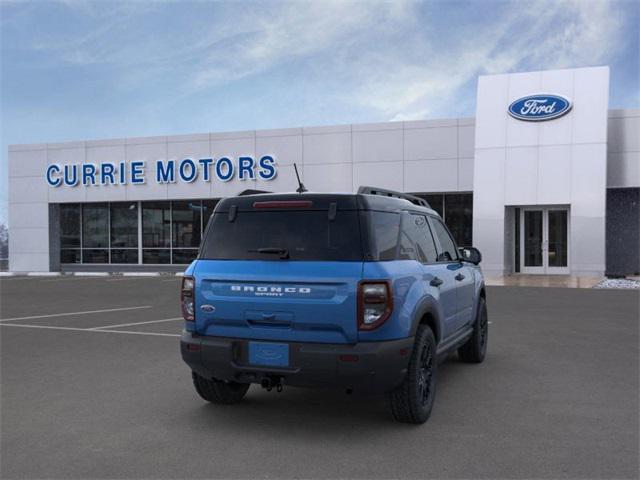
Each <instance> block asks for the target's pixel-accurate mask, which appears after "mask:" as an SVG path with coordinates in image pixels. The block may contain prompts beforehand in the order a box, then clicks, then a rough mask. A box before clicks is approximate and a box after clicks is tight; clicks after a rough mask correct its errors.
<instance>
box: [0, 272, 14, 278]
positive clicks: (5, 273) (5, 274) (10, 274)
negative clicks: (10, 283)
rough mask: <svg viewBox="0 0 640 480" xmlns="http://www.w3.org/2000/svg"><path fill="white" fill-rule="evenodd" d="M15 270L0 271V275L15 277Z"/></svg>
mask: <svg viewBox="0 0 640 480" xmlns="http://www.w3.org/2000/svg"><path fill="white" fill-rule="evenodd" d="M15 276H16V273H15V272H0V277H15Z"/></svg>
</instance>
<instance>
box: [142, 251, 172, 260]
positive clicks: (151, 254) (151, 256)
mask: <svg viewBox="0 0 640 480" xmlns="http://www.w3.org/2000/svg"><path fill="white" fill-rule="evenodd" d="M142 263H171V254H170V251H169V249H168V248H167V249H153V250H146V249H145V250H142Z"/></svg>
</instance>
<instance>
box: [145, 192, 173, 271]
mask: <svg viewBox="0 0 640 480" xmlns="http://www.w3.org/2000/svg"><path fill="white" fill-rule="evenodd" d="M170 245H171V207H170V205H169V202H146V203H143V204H142V246H143V247H169V246H170ZM145 263H147V262H145Z"/></svg>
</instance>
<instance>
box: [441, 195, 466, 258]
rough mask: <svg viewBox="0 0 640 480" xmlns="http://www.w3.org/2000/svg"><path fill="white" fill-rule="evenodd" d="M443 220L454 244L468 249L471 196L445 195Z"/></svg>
mask: <svg viewBox="0 0 640 480" xmlns="http://www.w3.org/2000/svg"><path fill="white" fill-rule="evenodd" d="M444 205H445V207H444V209H445V212H444V215H445V216H444V220H445V223H446V224H447V227H449V230H450V231H451V235H453V238H454V239H455V241H456V243H457V244H458V245H460V246H462V247H470V246H471V242H472V238H473V195H472V194H471V193H448V194H446V195H445V203H444Z"/></svg>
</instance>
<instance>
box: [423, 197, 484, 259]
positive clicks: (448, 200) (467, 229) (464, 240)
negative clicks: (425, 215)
mask: <svg viewBox="0 0 640 480" xmlns="http://www.w3.org/2000/svg"><path fill="white" fill-rule="evenodd" d="M414 195H415V196H416V197H420V198H424V199H425V200H426V201H427V202H429V205H431V208H432V209H433V210H435V211H436V212H438V215H440V216H441V217H442V219H443V220H444V223H445V224H446V225H447V227H449V230H450V231H451V234H452V235H453V238H454V239H455V240H456V243H457V244H458V246H459V247H470V246H472V245H471V242H472V239H473V194H472V193H415V194H414Z"/></svg>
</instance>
